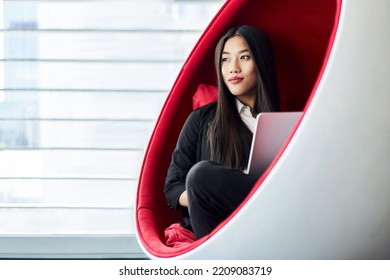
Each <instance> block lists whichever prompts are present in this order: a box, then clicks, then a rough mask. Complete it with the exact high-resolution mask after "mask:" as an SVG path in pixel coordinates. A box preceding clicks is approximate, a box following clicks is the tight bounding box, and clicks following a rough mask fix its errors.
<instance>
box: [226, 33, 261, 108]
mask: <svg viewBox="0 0 390 280" xmlns="http://www.w3.org/2000/svg"><path fill="white" fill-rule="evenodd" d="M221 72H222V77H223V81H224V82H225V84H226V86H227V87H228V89H229V90H230V92H231V93H232V94H233V95H234V96H236V97H237V98H238V99H239V100H240V101H241V102H242V103H243V104H245V105H248V106H251V107H252V108H253V106H254V102H255V99H256V98H255V97H256V84H257V74H256V66H255V61H254V60H253V58H252V55H251V54H250V53H249V49H248V47H247V45H246V43H245V41H244V39H243V38H242V37H241V36H234V37H231V38H229V39H228V40H227V41H226V43H225V46H224V48H223V51H222V60H221Z"/></svg>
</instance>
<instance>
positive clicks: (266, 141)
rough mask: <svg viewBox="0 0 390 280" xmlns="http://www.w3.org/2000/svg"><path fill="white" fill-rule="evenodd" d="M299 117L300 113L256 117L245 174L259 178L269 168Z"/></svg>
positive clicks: (279, 113) (277, 113) (265, 114)
mask: <svg viewBox="0 0 390 280" xmlns="http://www.w3.org/2000/svg"><path fill="white" fill-rule="evenodd" d="M301 116H302V112H272V113H261V114H259V115H257V117H256V124H255V129H254V131H253V139H252V146H251V151H250V155H249V161H248V167H247V170H246V172H247V173H249V174H251V175H255V176H258V177H259V176H260V175H261V174H262V173H263V172H264V171H265V170H266V169H267V168H268V167H269V165H270V164H271V163H272V161H273V160H274V158H275V156H276V155H277V154H278V152H279V151H280V149H281V148H282V146H283V144H284V143H285V142H286V140H287V138H288V136H289V135H290V134H291V132H292V130H293V129H294V127H295V125H296V124H297V122H298V120H299V118H300V117H301Z"/></svg>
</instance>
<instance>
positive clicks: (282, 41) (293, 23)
mask: <svg viewBox="0 0 390 280" xmlns="http://www.w3.org/2000/svg"><path fill="white" fill-rule="evenodd" d="M340 3H341V0H317V1H312V0H273V1H265V0H264V1H262V0H253V1H248V0H231V1H226V3H225V4H224V6H223V8H222V9H221V10H220V11H219V13H218V14H217V16H216V17H215V18H214V20H213V21H212V22H211V23H210V25H209V27H208V28H207V29H206V30H205V32H204V33H203V35H202V37H201V38H200V40H199V41H198V43H197V44H196V46H195V47H194V49H193V51H192V53H191V54H190V56H189V57H188V59H187V61H186V62H185V64H184V66H183V68H182V70H181V72H180V74H179V75H178V77H177V80H176V82H175V84H174V86H173V88H172V90H171V92H170V94H169V96H168V98H167V101H166V103H165V105H164V107H163V109H162V112H161V114H160V117H159V119H158V121H157V124H156V127H155V130H154V132H153V135H152V137H151V139H150V142H149V145H148V148H147V151H146V154H145V158H144V162H143V166H142V171H141V174H140V178H139V186H138V193H137V201H136V230H137V234H138V237H139V240H140V241H141V242H142V244H143V246H144V248H145V249H146V250H147V251H148V252H149V253H150V254H151V255H153V256H156V257H161V258H164V257H174V256H177V255H180V254H182V253H184V252H187V251H189V250H191V249H193V248H194V247H196V246H198V245H199V244H200V243H201V242H204V241H205V240H206V239H207V238H208V236H206V237H205V238H203V239H201V240H198V241H196V242H194V243H192V244H191V245H189V246H187V247H182V248H172V247H168V246H166V245H165V244H164V242H165V240H164V229H165V228H167V227H168V226H169V225H170V224H172V223H175V222H177V220H178V219H179V213H178V212H176V211H173V210H171V209H170V208H169V207H168V206H167V204H166V201H165V197H164V194H163V188H164V181H165V176H166V172H167V168H168V166H169V163H170V160H171V154H172V151H173V149H174V147H175V145H176V141H177V137H178V135H179V132H180V130H181V127H182V125H183V123H184V121H185V119H186V118H187V116H188V114H189V113H190V112H191V110H192V107H193V104H192V96H193V94H194V93H195V92H196V90H197V87H198V85H199V84H210V85H215V84H216V78H215V70H214V48H215V45H216V43H217V41H218V39H219V38H220V37H221V35H222V34H224V33H225V32H226V31H227V29H229V28H230V27H232V26H236V25H242V24H249V25H255V26H257V27H259V28H261V29H263V30H264V31H266V32H267V33H268V35H269V36H270V38H271V40H272V43H273V46H274V49H275V56H276V62H277V71H278V79H279V87H280V100H281V106H282V110H285V111H297V110H304V108H305V105H306V103H307V102H308V100H309V98H310V96H311V95H312V92H313V88H314V87H315V85H316V83H317V79H318V77H319V76H320V74H321V71H322V69H323V64H324V63H325V62H326V57H327V54H328V50H329V45H330V44H331V43H332V42H331V39H332V36H333V33H334V28H335V23H336V22H337V20H338V12H339V9H340V5H341V4H340Z"/></svg>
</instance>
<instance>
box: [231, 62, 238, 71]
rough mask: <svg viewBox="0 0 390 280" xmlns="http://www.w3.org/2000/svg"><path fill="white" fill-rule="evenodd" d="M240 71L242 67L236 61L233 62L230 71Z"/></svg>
mask: <svg viewBox="0 0 390 280" xmlns="http://www.w3.org/2000/svg"><path fill="white" fill-rule="evenodd" d="M238 72H240V67H238V65H237V64H236V63H232V64H231V65H230V73H238Z"/></svg>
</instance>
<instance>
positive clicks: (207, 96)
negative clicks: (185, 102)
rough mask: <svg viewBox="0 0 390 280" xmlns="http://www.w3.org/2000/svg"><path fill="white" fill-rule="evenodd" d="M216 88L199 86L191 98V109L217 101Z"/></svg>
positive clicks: (204, 85)
mask: <svg viewBox="0 0 390 280" xmlns="http://www.w3.org/2000/svg"><path fill="white" fill-rule="evenodd" d="M217 98H218V88H217V87H216V86H212V85H206V84H200V85H199V86H198V89H197V91H196V92H195V94H194V95H193V96H192V109H193V110H195V109H196V108H199V107H201V106H203V105H206V104H209V103H211V102H214V101H217Z"/></svg>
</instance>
